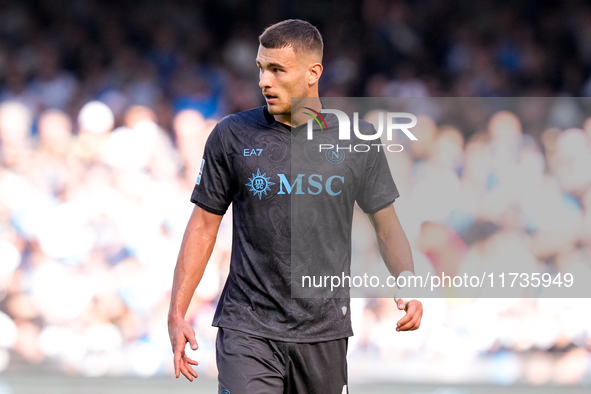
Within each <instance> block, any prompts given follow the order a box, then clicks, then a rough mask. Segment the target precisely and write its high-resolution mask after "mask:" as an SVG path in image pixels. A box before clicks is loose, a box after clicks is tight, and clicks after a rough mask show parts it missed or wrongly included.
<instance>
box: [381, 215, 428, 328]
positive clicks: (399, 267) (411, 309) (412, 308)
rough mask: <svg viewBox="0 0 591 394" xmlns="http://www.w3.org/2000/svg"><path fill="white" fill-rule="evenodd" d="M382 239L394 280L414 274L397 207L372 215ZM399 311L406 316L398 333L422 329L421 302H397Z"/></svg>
mask: <svg viewBox="0 0 591 394" xmlns="http://www.w3.org/2000/svg"><path fill="white" fill-rule="evenodd" d="M369 220H370V222H371V224H372V225H373V228H374V230H375V232H376V237H377V240H378V248H379V250H380V254H381V255H382V258H383V259H384V262H385V263H386V266H387V267H388V271H390V274H391V275H392V276H394V277H398V275H400V273H401V272H403V271H410V272H412V273H414V263H413V261H412V252H411V250H410V244H409V243H408V239H407V238H406V234H404V230H403V229H402V226H401V225H400V221H399V220H398V216H397V215H396V211H395V210H394V205H389V206H387V207H386V208H384V209H381V210H379V211H377V212H375V213H373V214H369ZM396 305H397V306H398V309H400V310H402V309H405V310H406V315H405V316H404V317H403V318H402V319H400V321H398V323H397V328H396V331H411V330H416V329H417V328H419V327H420V324H421V318H422V317H423V305H422V304H421V302H420V301H418V300H409V301H408V302H405V301H404V300H403V299H402V298H398V299H397V301H396Z"/></svg>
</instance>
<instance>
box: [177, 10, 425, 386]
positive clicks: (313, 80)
mask: <svg viewBox="0 0 591 394" xmlns="http://www.w3.org/2000/svg"><path fill="white" fill-rule="evenodd" d="M259 42H260V45H259V49H258V54H257V58H256V63H257V65H258V67H259V69H260V71H259V73H260V74H259V78H260V82H259V86H260V87H261V89H262V93H263V95H264V96H265V99H266V102H267V104H266V105H264V106H262V107H259V108H255V109H252V110H249V111H245V112H241V113H237V114H233V115H229V116H227V117H225V118H223V119H222V120H221V121H220V122H219V123H218V124H217V125H216V127H215V128H214V130H213V131H212V133H211V135H210V136H209V138H208V140H207V143H206V146H205V151H204V156H203V160H202V164H201V170H200V173H199V176H198V178H197V181H196V185H195V187H194V190H193V193H192V195H191V201H192V202H193V203H194V204H195V207H194V210H193V213H192V214H191V217H190V219H189V222H188V224H187V228H186V230H185V234H184V237H183V241H182V244H181V248H180V252H179V256H178V261H177V265H176V268H175V273H174V281H173V288H172V299H171V304H170V310H169V320H168V328H169V334H170V339H171V343H172V348H173V352H174V368H175V374H176V377H177V378H178V377H179V376H180V374H181V373H182V374H183V375H184V376H185V377H186V378H187V379H189V380H190V381H193V379H194V378H196V377H197V373H196V372H195V371H194V370H193V368H192V367H191V365H197V362H196V361H194V360H191V359H190V358H189V357H187V355H186V354H185V351H184V349H185V346H186V344H187V342H188V343H189V344H190V346H191V348H192V349H197V346H198V345H197V342H196V340H195V332H194V330H193V328H192V327H191V326H190V325H189V323H188V322H186V321H185V314H186V311H187V309H188V307H189V303H190V301H191V298H192V296H193V293H194V291H195V289H196V287H197V285H198V284H199V281H200V280H201V278H202V275H203V272H204V270H205V267H206V265H207V262H208V259H209V257H210V255H211V252H212V250H213V247H214V244H215V241H216V234H217V231H218V227H219V225H220V221H221V219H222V216H223V215H224V213H225V212H226V210H227V208H228V206H229V205H230V203H232V204H233V240H232V254H231V262H230V272H229V275H228V278H227V280H226V284H225V286H224V289H223V291H222V294H221V297H220V300H219V303H218V306H217V309H216V312H215V315H214V319H213V325H214V326H216V327H218V336H217V340H216V361H217V367H218V371H219V375H218V381H219V388H218V391H219V393H222V394H243V393H257V394H272V393H273V394H275V393H276V394H280V393H306V394H310V393H334V394H341V393H347V392H348V390H347V361H346V353H347V342H348V337H350V336H351V335H353V332H352V329H351V319H350V309H349V299H348V298H347V297H310V298H298V297H292V285H293V283H294V282H293V280H292V275H294V267H295V265H294V264H296V263H297V269H300V268H304V269H309V270H308V272H321V271H322V269H324V268H327V269H330V270H332V271H331V272H348V269H349V268H348V267H347V265H348V264H350V260H351V255H350V253H351V243H350V237H351V222H352V215H353V208H354V204H355V203H357V204H358V205H359V206H360V207H361V209H363V211H364V212H366V213H367V214H368V215H369V218H370V221H371V223H372V224H373V227H374V229H375V232H376V236H377V240H378V247H379V249H380V253H381V255H382V257H383V259H384V262H385V263H386V265H387V267H388V269H389V270H390V272H391V273H392V274H393V275H394V276H398V275H400V274H404V273H407V274H408V273H412V272H413V262H412V255H411V251H410V245H409V243H408V240H407V238H406V236H405V234H404V232H403V230H402V228H401V226H400V223H399V221H398V218H397V216H396V212H395V210H394V206H393V202H394V200H395V199H396V198H397V197H398V191H397V189H396V186H395V184H394V181H393V180H392V177H391V175H390V171H389V169H388V166H387V162H386V158H385V154H384V152H383V150H382V151H381V152H380V151H375V150H374V151H372V152H368V153H359V154H356V153H355V154H353V153H354V152H353V153H352V152H343V151H340V152H341V153H338V152H337V153H336V154H334V152H333V153H332V154H331V155H329V154H326V152H318V149H317V148H316V149H312V150H306V149H299V148H300V147H307V146H308V145H309V144H308V145H306V144H307V142H309V141H306V134H307V133H306V132H302V130H303V128H304V127H303V126H305V123H304V121H297V119H296V118H297V117H298V114H295V113H292V105H295V106H296V107H297V102H296V103H294V102H292V97H293V98H294V100H304V99H295V98H297V97H299V98H306V99H305V100H306V101H305V103H306V106H308V107H309V108H311V109H312V110H314V111H320V110H321V109H322V104H321V103H320V99H319V97H318V79H319V78H320V76H321V74H322V63H321V62H322V50H323V43H322V37H321V35H320V33H319V31H318V30H317V29H316V28H315V27H314V26H312V25H311V24H309V23H308V22H305V21H302V20H294V19H291V20H286V21H282V22H279V23H277V24H275V25H272V26H270V27H268V28H267V29H266V30H265V31H264V32H263V34H262V35H261V36H260V37H259ZM302 102H303V101H302ZM325 119H326V122H327V124H326V126H327V128H328V129H329V130H336V129H337V127H336V125H337V123H335V122H336V121H337V119H336V116H332V117H331V116H327V117H326V118H325ZM368 125H369V123H367V122H365V123H363V125H362V126H363V128H365V129H367V127H368ZM292 126H294V127H293V129H292ZM296 126H298V127H296ZM360 127H361V126H360ZM369 127H372V128H373V126H369ZM318 130H319V129H318ZM370 132H371V130H370ZM331 133H332V132H328V131H326V132H325V134H323V138H325V139H328V140H331V138H334V135H333V134H334V133H332V134H331ZM318 135H320V134H318ZM298 144H299V145H298ZM296 198H299V200H298V199H296ZM302 245H303V247H302ZM294 246H295V247H294ZM335 270H336V271H335ZM339 270H340V271H339ZM324 273H326V271H324ZM300 290H302V289H300ZM341 294H344V293H341ZM397 306H398V308H399V309H400V310H405V311H406V314H405V316H404V317H403V318H402V319H401V320H400V321H399V322H398V323H397V329H396V331H410V330H416V329H418V328H419V326H420V322H421V317H422V314H423V309H422V305H421V303H420V301H418V300H412V299H411V300H403V299H398V300H397ZM392 335H396V334H395V333H392Z"/></svg>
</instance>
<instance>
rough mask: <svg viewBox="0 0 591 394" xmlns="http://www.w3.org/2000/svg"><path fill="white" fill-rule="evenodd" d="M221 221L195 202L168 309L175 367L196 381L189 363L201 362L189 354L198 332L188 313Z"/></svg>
mask: <svg viewBox="0 0 591 394" xmlns="http://www.w3.org/2000/svg"><path fill="white" fill-rule="evenodd" d="M221 220H222V216H220V215H216V214H213V213H210V212H207V211H206V210H204V209H202V208H200V207H199V206H197V205H195V208H194V209H193V213H192V214H191V217H190V219H189V223H187V227H186V229H185V234H184V235H183V241H182V243H181V249H180V252H179V255H178V259H177V263H176V267H175V269H174V279H173V283H172V296H171V300H170V308H169V311H168V333H169V335H170V341H171V344H172V350H173V352H174V369H175V376H176V377H177V378H178V377H179V376H180V373H182V374H183V375H184V376H185V377H186V378H187V379H189V380H190V381H193V377H197V373H196V372H195V371H194V370H193V368H192V367H190V365H189V364H191V365H197V362H196V361H194V360H191V359H190V358H188V357H187V356H186V354H185V345H186V343H187V342H189V343H190V345H191V348H192V349H193V350H195V349H197V347H198V345H197V341H196V340H195V331H194V330H193V328H192V327H191V325H190V324H189V323H187V322H186V321H185V314H186V313H187V309H188V308H189V304H190V302H191V298H192V297H193V293H194V292H195V289H196V288H197V285H198V284H199V282H200V281H201V278H202V277H203V272H204V271H205V267H206V266H207V262H208V261H209V257H210V256H211V252H212V251H213V247H214V245H215V241H216V237H217V232H218V229H219V226H220V222H221Z"/></svg>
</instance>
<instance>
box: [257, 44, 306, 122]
mask: <svg viewBox="0 0 591 394" xmlns="http://www.w3.org/2000/svg"><path fill="white" fill-rule="evenodd" d="M256 62H257V66H258V67H259V86H260V87H261V89H262V90H263V96H265V100H266V101H267V108H268V110H269V113H270V114H272V115H289V114H291V98H292V97H307V96H308V89H309V86H308V81H307V74H308V64H309V61H308V59H307V57H306V56H300V57H299V59H298V57H296V54H295V52H294V51H293V48H292V47H286V48H279V49H270V48H265V47H263V46H262V45H259V51H258V53H257V58H256Z"/></svg>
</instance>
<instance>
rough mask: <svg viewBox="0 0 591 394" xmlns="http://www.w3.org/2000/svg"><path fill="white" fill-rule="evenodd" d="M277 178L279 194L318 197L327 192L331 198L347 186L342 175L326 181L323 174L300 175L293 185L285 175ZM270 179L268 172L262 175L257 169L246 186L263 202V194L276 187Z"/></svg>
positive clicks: (330, 177)
mask: <svg viewBox="0 0 591 394" xmlns="http://www.w3.org/2000/svg"><path fill="white" fill-rule="evenodd" d="M277 176H278V177H279V191H278V192H277V194H292V192H293V194H311V195H318V194H320V193H322V192H326V194H328V195H329V196H338V195H339V194H341V192H342V191H343V185H344V184H345V177H344V176H340V175H331V176H329V177H328V178H326V179H325V178H324V177H323V176H322V175H321V174H310V175H306V174H298V175H297V177H296V178H295V180H294V181H293V182H291V183H290V182H289V180H288V179H287V177H286V176H285V174H277ZM270 179H271V177H270V176H267V173H266V172H264V173H262V174H261V170H260V169H258V168H257V173H256V174H252V177H251V178H248V181H249V182H248V183H247V184H246V186H248V187H249V191H251V192H253V195H254V196H255V197H258V198H259V200H261V199H262V198H263V194H264V195H265V196H266V195H267V192H269V191H271V188H270V187H269V186H271V185H275V182H271V181H270Z"/></svg>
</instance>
